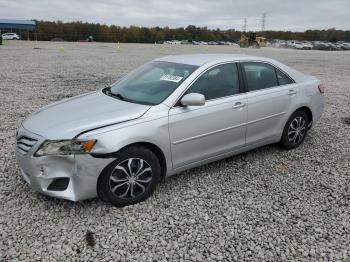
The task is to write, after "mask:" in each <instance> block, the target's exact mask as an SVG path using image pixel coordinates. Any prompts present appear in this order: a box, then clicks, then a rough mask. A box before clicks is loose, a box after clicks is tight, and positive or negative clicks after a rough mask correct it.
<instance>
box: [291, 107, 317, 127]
mask: <svg viewBox="0 0 350 262" xmlns="http://www.w3.org/2000/svg"><path fill="white" fill-rule="evenodd" d="M296 111H303V112H305V113H306V115H307V117H308V118H309V119H308V120H309V127H311V124H312V120H313V114H312V111H311V109H310V107H308V106H301V107H299V108H297V109H296V110H295V111H294V112H293V114H294V113H295V112H296Z"/></svg>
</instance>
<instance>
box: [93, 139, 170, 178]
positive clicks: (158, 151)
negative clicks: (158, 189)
mask: <svg viewBox="0 0 350 262" xmlns="http://www.w3.org/2000/svg"><path fill="white" fill-rule="evenodd" d="M132 146H143V147H146V148H148V149H149V150H151V151H152V152H153V153H154V154H155V155H156V157H157V158H158V159H159V164H160V167H161V178H162V179H163V178H164V177H165V176H166V173H167V169H168V168H167V159H166V157H165V154H164V152H163V151H162V149H160V147H159V146H157V145H155V144H154V143H151V142H144V141H142V142H133V143H130V144H127V145H125V146H123V147H121V148H120V149H118V150H117V151H115V152H110V153H107V154H99V155H94V157H97V158H115V157H116V156H117V155H118V153H119V152H121V151H122V150H125V149H126V148H129V147H132ZM112 162H113V161H112ZM110 164H111V163H110ZM110 164H109V165H110ZM109 165H107V166H106V167H105V168H104V169H103V170H102V171H101V173H100V174H99V178H100V176H101V174H102V173H103V172H104V170H105V169H106V168H107V167H108V166H109Z"/></svg>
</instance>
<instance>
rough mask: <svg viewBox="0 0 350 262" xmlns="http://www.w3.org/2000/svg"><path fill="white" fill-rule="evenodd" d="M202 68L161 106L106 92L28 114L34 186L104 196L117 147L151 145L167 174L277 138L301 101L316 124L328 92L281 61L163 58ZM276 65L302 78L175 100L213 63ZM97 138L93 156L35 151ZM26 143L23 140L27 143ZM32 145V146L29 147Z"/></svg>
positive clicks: (21, 156)
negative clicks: (56, 184)
mask: <svg viewBox="0 0 350 262" xmlns="http://www.w3.org/2000/svg"><path fill="white" fill-rule="evenodd" d="M157 60H158V61H169V62H177V63H188V64H193V65H197V66H199V68H198V69H197V70H196V71H195V72H193V73H192V74H191V75H190V76H189V77H188V78H187V79H186V80H185V81H184V82H183V83H182V84H181V85H180V86H179V87H178V88H177V89H176V90H175V91H174V92H173V93H172V94H171V95H170V96H169V97H168V98H167V99H165V100H164V101H163V102H162V103H161V104H159V105H155V106H147V105H138V104H133V103H128V102H124V101H120V100H118V99H115V98H112V97H109V96H107V95H105V94H103V93H102V91H101V90H99V91H96V92H92V93H89V94H85V95H81V96H78V97H73V98H70V99H66V100H63V101H60V102H56V103H54V104H52V105H49V106H46V107H44V108H43V109H41V110H39V111H38V112H36V113H34V114H32V115H31V116H30V117H29V118H28V119H26V120H25V121H24V123H23V125H21V126H20V127H19V129H18V134H17V139H20V138H21V137H23V136H24V137H29V138H32V139H35V140H37V142H35V143H34V144H33V145H32V146H31V148H25V151H23V150H22V149H18V145H16V156H17V160H18V163H19V167H20V171H21V174H22V176H23V177H24V179H25V180H26V181H27V182H28V184H30V186H31V187H32V188H33V189H34V190H36V191H38V192H41V193H43V194H46V195H50V196H53V197H59V198H64V199H69V200H72V201H78V200H82V199H88V198H93V197H96V196H97V190H96V188H97V181H98V177H99V175H100V174H101V172H102V170H103V169H104V168H105V167H106V166H107V165H108V164H109V163H111V162H112V161H113V160H114V158H113V157H111V153H113V152H117V151H119V150H120V149H122V148H123V147H125V146H128V145H130V144H134V143H140V142H142V143H148V144H152V145H153V146H155V147H157V148H158V149H159V150H160V151H161V152H162V153H163V155H164V158H165V165H166V166H165V169H166V176H170V175H173V174H176V173H179V172H181V171H183V170H186V169H189V168H192V167H196V166H199V165H202V164H205V163H209V162H212V161H216V160H219V159H222V158H225V157H228V156H231V155H234V154H238V153H241V152H245V151H248V150H251V149H253V148H255V147H259V146H263V145H266V144H270V143H274V142H278V141H279V140H280V139H281V135H282V131H283V128H284V126H285V124H286V122H287V120H288V118H289V117H290V116H291V115H292V113H293V112H294V111H295V110H297V109H298V108H300V107H308V108H310V110H311V112H312V116H313V122H316V121H317V120H318V119H319V117H320V116H321V114H322V112H323V108H324V96H323V95H322V94H320V93H319V91H318V89H317V86H318V85H319V83H320V82H319V80H317V79H316V78H314V77H311V76H307V75H304V74H302V73H300V72H297V71H295V70H294V69H291V68H290V67H288V66H286V65H283V64H281V63H279V62H277V61H274V60H272V59H267V58H261V57H252V56H245V55H233V54H209V55H208V54H197V55H178V56H168V57H163V58H159V59H157ZM240 61H256V62H264V63H269V64H272V65H274V66H275V67H277V68H279V69H280V70H282V71H283V72H284V73H286V74H287V75H289V76H290V77H291V78H292V79H293V80H294V81H295V83H293V84H290V85H285V86H277V87H272V88H267V89H263V90H258V91H254V92H248V93H242V94H237V95H233V96H228V97H223V98H219V99H213V100H208V101H205V104H204V105H202V106H176V104H177V103H178V101H179V100H180V99H181V98H182V96H183V94H184V93H185V91H186V90H187V88H188V87H189V86H190V85H191V84H192V83H193V82H194V81H195V80H196V79H197V78H198V77H199V76H200V75H202V74H203V73H204V72H206V71H207V70H208V69H209V68H211V67H213V66H215V65H218V64H222V63H229V62H240ZM73 138H77V139H97V143H96V145H95V147H94V148H93V154H94V155H100V156H104V155H106V154H108V155H107V157H99V158H97V157H94V156H93V155H90V154H83V155H68V156H43V157H35V156H34V153H35V151H36V150H37V149H38V148H39V146H40V145H41V144H42V143H43V142H44V141H45V140H48V139H55V140H59V139H73ZM20 147H21V146H20ZM26 151H27V152H26ZM57 177H68V178H70V182H69V185H68V188H67V189H66V190H64V191H50V190H47V187H48V185H49V184H50V183H51V182H52V181H53V180H54V179H55V178H57Z"/></svg>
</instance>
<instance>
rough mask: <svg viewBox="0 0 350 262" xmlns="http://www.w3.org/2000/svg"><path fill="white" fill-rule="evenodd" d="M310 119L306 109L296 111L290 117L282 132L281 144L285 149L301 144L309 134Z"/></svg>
mask: <svg viewBox="0 0 350 262" xmlns="http://www.w3.org/2000/svg"><path fill="white" fill-rule="evenodd" d="M308 125H309V119H308V116H307V114H306V113H305V112H304V111H296V112H294V113H293V114H292V115H291V116H290V118H289V119H288V121H287V123H286V125H285V127H284V129H283V134H282V139H281V145H282V146H283V147H284V148H285V149H293V148H297V147H298V146H300V145H301V144H302V143H303V142H304V139H305V137H306V135H307V131H308Z"/></svg>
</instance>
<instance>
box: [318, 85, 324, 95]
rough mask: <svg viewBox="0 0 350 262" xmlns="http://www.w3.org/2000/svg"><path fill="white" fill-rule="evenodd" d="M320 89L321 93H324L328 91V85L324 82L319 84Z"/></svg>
mask: <svg viewBox="0 0 350 262" xmlns="http://www.w3.org/2000/svg"><path fill="white" fill-rule="evenodd" d="M318 91H320V93H321V94H323V93H324V92H325V91H326V86H325V85H324V84H319V85H318Z"/></svg>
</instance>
